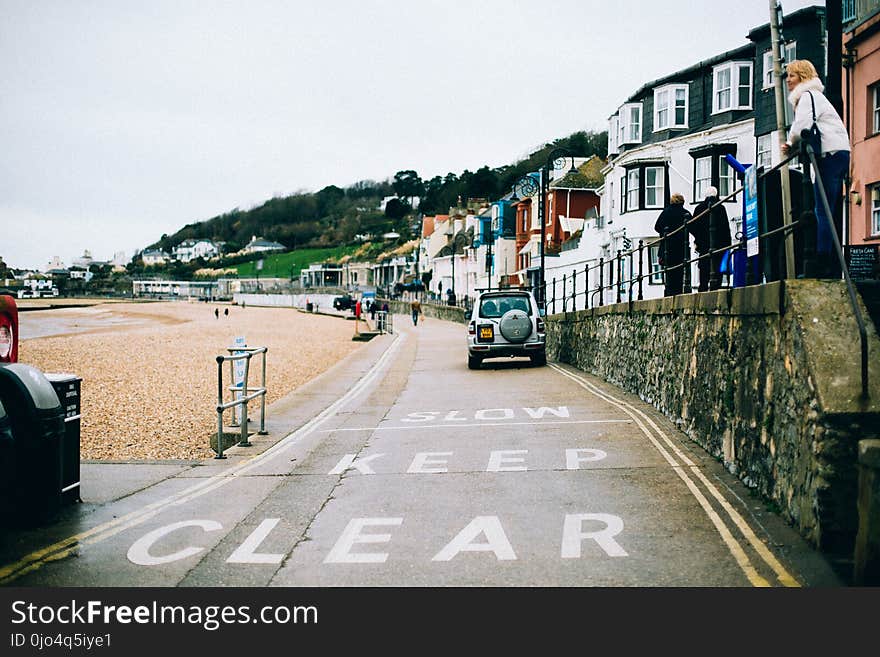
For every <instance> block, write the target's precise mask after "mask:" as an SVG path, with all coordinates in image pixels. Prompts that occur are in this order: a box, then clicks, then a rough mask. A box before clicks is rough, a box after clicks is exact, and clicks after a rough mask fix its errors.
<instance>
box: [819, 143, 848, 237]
mask: <svg viewBox="0 0 880 657" xmlns="http://www.w3.org/2000/svg"><path fill="white" fill-rule="evenodd" d="M817 162H818V164H819V175H820V176H821V177H822V187H824V189H825V196H826V197H827V198H828V207H830V208H831V211H832V212H833V213H834V218H833V219H832V221H831V222H829V221H828V217H827V213H826V212H825V204H824V203H822V196H821V195H820V194H819V185H813V195H814V196H815V199H816V253H825V254H831V253H832V252H833V249H834V239H833V238H832V236H831V228H830V226H831V224H832V223H833V224H834V226H835V227H836V230H837V237H838V241H840V231H841V228H842V226H843V217H842V216H841V212H842V210H843V208H842V203H841V199H842V198H843V180H844V178H845V177H846V174H847V173H848V172H849V151H837V152H836V153H834V155H827V156H825V157H820V158H819V159H818V160H817Z"/></svg>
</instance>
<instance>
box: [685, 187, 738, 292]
mask: <svg viewBox="0 0 880 657" xmlns="http://www.w3.org/2000/svg"><path fill="white" fill-rule="evenodd" d="M709 208H711V210H710V209H709ZM688 232H690V234H691V235H693V236H694V246H695V247H696V250H697V253H698V254H700V259H699V260H698V261H697V268H698V270H699V272H700V283H699V286H698V287H697V290H698V291H699V292H705V291H706V290H717V289H718V288H720V287H721V273H720V272H721V258H722V256H723V255H724V251H718V249H723V248H724V247H726V246H730V221H729V220H728V218H727V210H725V209H724V205H723V204H721V203H719V202H718V190H717V189H715V188H714V187H709V188H708V189H707V190H706V198H704V199H703V200H702V201H700V203H699V204H698V205H697V207H695V208H694V219H693V221H691V222H690V223H689V224H688ZM710 251H718V252H717V253H713V254H712V256H711V258H710V256H709V252H710Z"/></svg>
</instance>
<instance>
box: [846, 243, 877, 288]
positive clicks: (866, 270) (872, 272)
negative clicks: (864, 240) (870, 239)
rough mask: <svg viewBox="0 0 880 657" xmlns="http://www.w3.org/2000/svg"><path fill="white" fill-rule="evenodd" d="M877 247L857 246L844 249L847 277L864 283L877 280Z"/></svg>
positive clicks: (869, 245) (874, 245)
mask: <svg viewBox="0 0 880 657" xmlns="http://www.w3.org/2000/svg"><path fill="white" fill-rule="evenodd" d="M877 250H878V246H877V245H876V244H857V245H853V244H851V245H849V246H847V247H846V266H847V269H849V277H850V278H851V279H853V280H854V281H865V280H872V279H876V278H878V267H880V257H878V253H877Z"/></svg>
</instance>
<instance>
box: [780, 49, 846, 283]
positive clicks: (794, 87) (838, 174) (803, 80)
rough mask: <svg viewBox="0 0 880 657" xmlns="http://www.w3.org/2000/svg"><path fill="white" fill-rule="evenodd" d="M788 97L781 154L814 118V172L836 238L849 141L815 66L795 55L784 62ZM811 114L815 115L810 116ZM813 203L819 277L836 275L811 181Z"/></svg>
mask: <svg viewBox="0 0 880 657" xmlns="http://www.w3.org/2000/svg"><path fill="white" fill-rule="evenodd" d="M785 81H786V84H787V85H788V92H789V93H788V100H789V102H790V103H791V106H792V108H794V120H793V121H792V123H791V130H790V131H789V133H788V141H787V142H786V143H785V144H784V145H783V146H782V154H783V155H786V156H787V155H788V154H789V152H791V149H792V148H793V147H794V146H796V145H797V144H798V143H799V142H800V140H801V132H802V131H803V130H808V129H810V128H811V127H812V125H813V121H814V120H815V122H816V126H817V127H818V129H819V133H820V135H821V142H822V153H821V155H820V154H818V153H817V154H816V161H817V164H818V165H819V166H818V169H819V171H818V173H819V175H820V176H821V178H822V187H823V188H824V189H825V196H826V197H827V199H828V206H829V207H830V208H831V212H832V213H833V217H832V218H831V219H832V221H833V225H834V229H835V230H836V231H837V235H838V239H839V237H840V234H841V232H842V228H843V181H844V178H845V177H846V175H847V174H848V173H849V157H850V145H849V135H848V134H847V131H846V126H844V125H843V121H842V120H841V118H840V115H839V114H838V113H837V110H835V109H834V106H833V105H832V104H831V103H830V102H829V101H828V99H827V98H826V97H825V96H824V94H823V93H822V92H823V91H824V90H825V87H824V85H823V84H822V82H821V80H819V74H818V73H816V67H815V66H813V63H812V62H810V61H809V60H806V59H796V60H794V61H793V62H790V63H789V64H788V65H787V66H786V77H785ZM814 117H815V119H814ZM813 196H814V200H815V203H816V259H817V261H818V262H819V263H820V264H819V267H820V278H826V277H827V278H839V277H840V265H839V263H838V261H837V258H836V257H835V256H834V254H833V252H832V249H833V247H834V239H833V237H832V235H831V229H830V225H831V224H832V221H829V217H828V216H827V213H826V212H825V206H824V204H823V203H822V197H821V195H820V192H819V186H818V185H813Z"/></svg>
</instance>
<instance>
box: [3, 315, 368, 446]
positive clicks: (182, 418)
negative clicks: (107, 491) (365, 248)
mask: <svg viewBox="0 0 880 657" xmlns="http://www.w3.org/2000/svg"><path fill="white" fill-rule="evenodd" d="M215 309H217V310H218V315H219V317H216V316H215V313H214V310H215ZM225 310H228V312H229V314H228V315H226V314H224V311H225ZM47 313H48V315H47ZM19 318H20V319H19V321H20V333H21V336H22V339H21V343H20V345H19V362H21V363H25V364H27V365H32V366H34V367H36V368H38V369H40V370H42V371H43V372H63V373H71V374H75V375H77V376H79V377H81V378H82V384H81V385H82V390H81V399H82V422H81V458H82V459H84V460H164V459H203V458H207V457H211V456H213V455H214V452H213V450H211V448H210V439H211V436H212V435H214V436H216V432H217V413H216V411H215V406H216V403H217V362H216V357H217V356H218V355H226V354H227V353H228V352H227V349H226V348H227V347H229V346H231V345H232V342H233V339H234V338H235V337H236V336H244V337H245V339H246V341H247V344H248V346H251V347H262V346H266V347H268V352H267V359H266V370H267V371H266V380H267V383H266V388H267V394H266V402H267V404H271V403H272V402H273V401H276V400H278V399H280V398H282V397H284V396H286V395H288V394H289V393H290V392H292V391H294V390H296V388H298V387H299V386H301V385H303V384H304V383H306V382H307V381H309V380H311V379H313V378H315V377H316V376H318V375H319V374H321V373H322V372H324V371H325V370H327V369H328V368H329V367H331V366H332V365H334V364H335V363H336V362H338V361H339V360H340V359H342V358H344V357H345V356H346V355H348V354H349V353H351V352H352V351H354V350H356V349H358V348H360V347H361V346H362V345H363V343H362V342H355V341H352V335H353V333H354V328H353V323H352V322H350V321H345V320H344V319H342V318H338V317H330V316H325V315H318V314H309V313H303V312H300V311H298V310H295V309H292V308H259V307H247V308H241V307H239V306H235V305H228V304H210V303H196V302H186V301H179V302H151V303H118V302H117V303H112V304H110V303H108V304H99V305H92V306H89V307H82V308H72V307H71V308H58V309H52V310H29V311H27V312H21V313H20V315H19ZM57 323H63V324H64V325H65V326H66V327H67V329H68V330H67V332H66V333H65V334H64V335H54V336H44V337H28V333H29V325H30V326H31V329H30V332H31V334H32V335H34V334H35V333H36V334H39V331H35V330H33V329H34V327H37V326H41V325H42V326H46V325H53V324H57ZM259 358H260V357H259V356H257V357H255V359H254V364H255V365H256V366H257V367H256V369H257V384H258V383H259V376H260V374H259V363H260V361H259ZM252 372H253V370H252ZM228 375H229V366H228V365H226V366H225V368H224V385H225V384H227V383H229V380H228ZM227 399H228V397H227ZM231 412H232V411H231V410H228V411H226V412H225V413H224V419H225V423H228V422H229V419H230V418H231V415H230V414H231Z"/></svg>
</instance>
